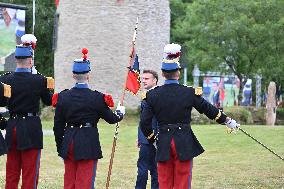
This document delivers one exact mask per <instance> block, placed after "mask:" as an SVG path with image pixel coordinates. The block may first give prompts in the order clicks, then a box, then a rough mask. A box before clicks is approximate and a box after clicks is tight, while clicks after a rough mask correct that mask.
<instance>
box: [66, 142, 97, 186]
mask: <svg viewBox="0 0 284 189" xmlns="http://www.w3.org/2000/svg"><path fill="white" fill-rule="evenodd" d="M96 164H97V160H79V161H76V160H74V146H73V143H71V144H70V145H69V149H68V155H67V158H66V159H65V160H64V165H65V173H64V189H89V188H90V189H91V188H92V187H93V185H94V180H95V179H94V178H93V177H94V176H95V174H96V172H95V171H96V170H94V166H96Z"/></svg>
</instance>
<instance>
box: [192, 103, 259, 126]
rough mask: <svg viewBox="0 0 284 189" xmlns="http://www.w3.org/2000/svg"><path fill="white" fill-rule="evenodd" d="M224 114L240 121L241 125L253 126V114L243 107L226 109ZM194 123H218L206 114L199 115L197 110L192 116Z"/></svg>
mask: <svg viewBox="0 0 284 189" xmlns="http://www.w3.org/2000/svg"><path fill="white" fill-rule="evenodd" d="M224 112H225V113H226V115H228V116H229V117H232V118H234V119H235V120H238V122H239V123H241V124H253V123H254V122H253V116H252V113H251V112H250V111H249V110H248V109H247V108H246V107H242V106H232V107H226V108H224ZM191 118H192V123H193V124H210V123H216V122H215V121H213V120H210V119H209V118H207V117H206V116H205V115H204V114H199V113H198V112H197V111H196V110H195V109H193V111H192V114H191Z"/></svg>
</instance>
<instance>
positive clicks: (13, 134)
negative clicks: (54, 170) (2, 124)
mask: <svg viewBox="0 0 284 189" xmlns="http://www.w3.org/2000/svg"><path fill="white" fill-rule="evenodd" d="M33 39H35V37H34V36H33V35H32V39H31V40H33ZM32 56H33V49H32V46H31V44H28V43H25V44H23V45H19V46H17V47H16V51H15V57H16V63H17V68H16V70H15V72H14V73H6V74H4V75H3V76H1V77H0V81H1V82H3V83H6V84H9V85H10V86H11V90H12V95H11V98H10V99H9V100H8V102H7V106H8V110H9V113H10V119H9V120H8V122H7V127H6V137H5V141H6V143H7V147H8V154H7V163H6V186H5V188H6V189H17V188H18V183H19V179H20V175H21V173H22V187H21V188H22V189H31V188H36V187H37V182H38V176H39V166H40V154H41V149H42V148H43V133H42V125H41V120H40V117H39V105H40V99H41V100H42V101H43V103H44V104H46V105H51V97H52V92H51V91H50V88H53V85H54V82H53V79H50V78H46V77H44V76H43V75H40V74H32V73H31V67H32V65H33V63H32Z"/></svg>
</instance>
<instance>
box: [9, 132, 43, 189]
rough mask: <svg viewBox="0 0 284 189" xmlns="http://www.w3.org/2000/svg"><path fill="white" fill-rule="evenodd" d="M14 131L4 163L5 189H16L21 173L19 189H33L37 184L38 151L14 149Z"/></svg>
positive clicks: (15, 143)
mask: <svg viewBox="0 0 284 189" xmlns="http://www.w3.org/2000/svg"><path fill="white" fill-rule="evenodd" d="M16 147H17V140H16V130H15V129H14V131H13V135H12V146H11V148H10V149H9V151H8V154H7V162H6V185H5V188H6V189H18V184H19V180H20V175H21V171H22V186H21V189H35V188H37V184H38V176H39V174H38V173H39V167H40V161H39V158H40V150H39V149H31V150H24V151H20V150H17V149H16Z"/></svg>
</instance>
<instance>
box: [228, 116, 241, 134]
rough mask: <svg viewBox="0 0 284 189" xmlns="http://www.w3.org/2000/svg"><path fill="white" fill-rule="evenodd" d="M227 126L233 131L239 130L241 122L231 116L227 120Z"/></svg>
mask: <svg viewBox="0 0 284 189" xmlns="http://www.w3.org/2000/svg"><path fill="white" fill-rule="evenodd" d="M225 124H226V126H227V127H228V128H229V129H230V130H231V132H232V131H236V130H238V128H239V126H240V124H238V123H237V122H236V120H234V119H232V118H229V120H228V121H226V122H225Z"/></svg>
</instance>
